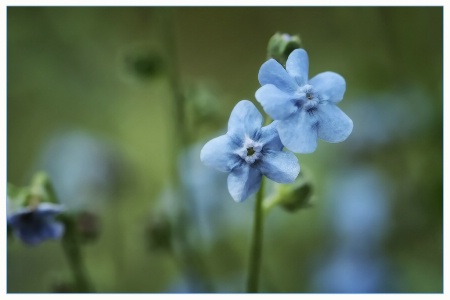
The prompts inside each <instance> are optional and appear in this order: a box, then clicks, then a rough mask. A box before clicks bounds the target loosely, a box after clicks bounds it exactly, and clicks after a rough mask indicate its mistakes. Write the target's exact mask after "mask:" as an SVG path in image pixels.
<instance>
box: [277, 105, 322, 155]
mask: <svg viewBox="0 0 450 300" xmlns="http://www.w3.org/2000/svg"><path fill="white" fill-rule="evenodd" d="M317 121H318V119H317V116H316V115H315V113H314V112H309V113H308V112H306V111H305V110H299V113H296V114H294V115H292V116H291V117H290V118H288V119H286V120H283V121H279V122H278V126H277V128H278V134H279V135H280V139H281V142H282V143H283V145H284V146H285V147H286V148H288V149H289V150H291V151H293V152H296V153H311V152H314V150H316V147H317Z"/></svg>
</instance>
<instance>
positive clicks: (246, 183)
mask: <svg viewBox="0 0 450 300" xmlns="http://www.w3.org/2000/svg"><path fill="white" fill-rule="evenodd" d="M262 122H263V117H262V115H261V114H260V113H259V111H258V110H257V109H256V107H255V106H254V105H253V103H251V102H250V101H248V100H242V101H240V102H239V103H238V104H236V106H235V107H234V109H233V111H232V112H231V116H230V119H229V121H228V132H227V133H226V134H225V135H222V136H219V137H217V138H214V139H212V140H211V141H209V142H208V143H206V144H205V146H204V147H203V148H202V150H201V152H200V159H201V161H202V162H203V163H204V164H205V165H207V166H210V167H213V168H215V169H217V170H219V171H222V172H227V173H230V174H229V175H228V191H229V192H230V194H231V196H232V197H233V199H234V200H235V201H237V202H242V201H244V200H245V199H247V198H248V197H249V196H250V195H252V194H253V193H255V192H256V191H257V190H258V189H259V187H260V184H261V179H262V175H265V176H266V177H267V178H269V179H271V180H273V181H276V182H279V183H291V182H293V181H294V180H295V178H296V177H297V175H298V173H299V172H300V165H299V163H298V160H297V157H296V156H295V155H294V154H293V153H291V152H283V151H282V149H283V144H282V143H281V141H280V138H279V136H278V133H277V130H276V122H272V124H270V125H268V126H265V127H262V128H261V125H262Z"/></svg>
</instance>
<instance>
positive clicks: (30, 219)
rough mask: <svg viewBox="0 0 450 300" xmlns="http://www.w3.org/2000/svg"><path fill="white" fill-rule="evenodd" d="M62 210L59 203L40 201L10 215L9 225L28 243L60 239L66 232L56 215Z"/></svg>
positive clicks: (17, 235)
mask: <svg viewBox="0 0 450 300" xmlns="http://www.w3.org/2000/svg"><path fill="white" fill-rule="evenodd" d="M61 212H62V207H61V206H60V205H58V204H52V203H40V204H39V205H38V206H36V207H26V208H22V209H19V210H17V211H16V212H14V213H11V214H10V215H8V225H10V226H11V227H12V228H13V231H14V234H15V236H16V237H17V238H19V239H21V240H22V241H23V242H24V243H26V244H28V245H37V244H39V243H41V242H43V241H45V240H48V239H59V238H61V237H62V235H63V233H64V226H63V224H62V223H60V222H58V221H56V220H55V219H54V217H55V216H56V215H57V214H59V213H61Z"/></svg>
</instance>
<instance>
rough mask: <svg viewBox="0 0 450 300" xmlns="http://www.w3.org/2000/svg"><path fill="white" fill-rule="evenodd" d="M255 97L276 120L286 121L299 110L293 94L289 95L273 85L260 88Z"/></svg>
mask: <svg viewBox="0 0 450 300" xmlns="http://www.w3.org/2000/svg"><path fill="white" fill-rule="evenodd" d="M255 97H256V100H258V102H259V103H261V105H262V107H263V108H264V111H265V112H266V113H267V114H268V115H269V116H271V117H272V119H274V120H284V119H286V118H288V117H289V116H290V115H291V114H292V113H294V112H295V111H296V110H297V107H296V106H295V103H294V101H293V99H294V97H293V94H287V93H285V92H283V91H281V90H280V89H278V88H277V87H276V86H274V85H272V84H266V85H264V86H262V87H260V88H259V89H258V90H257V91H256V93H255Z"/></svg>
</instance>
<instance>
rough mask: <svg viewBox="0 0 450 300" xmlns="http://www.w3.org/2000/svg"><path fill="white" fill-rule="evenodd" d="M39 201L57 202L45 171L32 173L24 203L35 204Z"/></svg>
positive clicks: (27, 204)
mask: <svg viewBox="0 0 450 300" xmlns="http://www.w3.org/2000/svg"><path fill="white" fill-rule="evenodd" d="M40 202H51V203H58V200H57V199H56V195H55V192H54V190H53V186H52V184H51V182H50V178H49V177H48V175H47V174H46V173H45V172H38V173H36V174H35V175H34V177H33V179H32V180H31V185H30V189H29V195H28V198H27V201H26V203H25V205H26V206H30V205H37V204H39V203H40Z"/></svg>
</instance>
